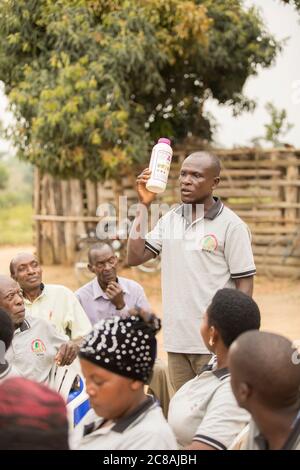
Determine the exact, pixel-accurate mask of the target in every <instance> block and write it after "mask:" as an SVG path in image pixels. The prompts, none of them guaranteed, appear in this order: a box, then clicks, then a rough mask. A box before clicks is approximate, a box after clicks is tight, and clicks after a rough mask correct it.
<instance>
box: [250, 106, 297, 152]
mask: <svg viewBox="0 0 300 470" xmlns="http://www.w3.org/2000/svg"><path fill="white" fill-rule="evenodd" d="M265 109H266V111H267V112H268V114H269V119H270V121H269V122H268V123H267V124H264V128H265V133H264V135H263V136H261V137H254V138H253V139H251V142H252V143H253V144H254V145H255V146H257V147H260V146H261V145H262V144H263V143H269V144H272V145H273V146H274V147H282V146H283V145H286V142H284V137H285V136H286V135H287V134H288V133H289V131H290V130H291V129H292V128H293V127H294V125H293V124H291V123H289V122H288V117H287V111H286V110H285V109H279V108H276V106H275V105H274V104H273V103H271V102H268V103H267V104H266V106H265Z"/></svg>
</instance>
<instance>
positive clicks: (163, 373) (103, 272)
mask: <svg viewBox="0 0 300 470" xmlns="http://www.w3.org/2000/svg"><path fill="white" fill-rule="evenodd" d="M88 258H89V265H88V267H89V270H90V271H91V272H92V273H94V274H95V278H94V279H93V280H92V281H90V282H88V283H87V284H85V285H84V286H82V287H81V288H80V289H78V290H77V291H76V292H75V295H76V296H77V298H78V300H79V302H80V303H81V305H82V307H83V308H84V310H85V312H86V314H87V315H88V317H89V319H90V321H91V322H92V324H93V325H94V324H95V323H97V322H98V321H99V320H106V319H108V318H113V317H114V316H116V315H119V316H121V317H126V316H127V315H128V312H129V310H131V309H133V308H141V309H143V310H146V311H150V305H149V302H148V300H147V297H146V294H145V292H144V289H143V288H142V286H141V285H140V284H138V283H137V282H135V281H132V280H131V279H126V278H124V277H120V276H117V265H118V258H117V256H116V255H115V254H114V251H113V249H112V247H111V246H110V245H108V244H107V243H100V242H99V243H95V244H94V245H93V246H91V248H90V250H89V253H88ZM148 393H152V394H153V395H155V396H156V397H157V398H158V399H159V401H160V404H161V407H162V409H163V412H164V415H165V417H167V415H168V407H169V401H170V397H171V396H172V395H173V389H172V386H171V383H170V381H169V377H168V371H167V366H166V365H165V364H164V363H163V361H162V360H161V359H157V360H156V361H155V366H154V371H153V377H152V379H151V382H150V389H149V390H148Z"/></svg>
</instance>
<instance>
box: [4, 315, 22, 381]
mask: <svg viewBox="0 0 300 470" xmlns="http://www.w3.org/2000/svg"><path fill="white" fill-rule="evenodd" d="M13 336H14V325H13V322H12V320H11V318H10V316H9V315H8V313H6V311H5V310H3V309H2V308H0V382H1V381H2V380H4V379H7V378H8V377H11V376H14V375H18V373H17V371H16V370H15V369H14V368H13V367H12V365H11V364H9V363H8V362H7V360H6V359H5V354H6V351H7V350H8V348H9V347H10V345H11V342H12V339H13Z"/></svg>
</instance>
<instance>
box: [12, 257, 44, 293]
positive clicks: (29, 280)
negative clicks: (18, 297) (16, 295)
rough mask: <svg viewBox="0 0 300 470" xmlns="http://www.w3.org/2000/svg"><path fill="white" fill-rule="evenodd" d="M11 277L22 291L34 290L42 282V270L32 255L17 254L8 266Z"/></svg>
mask: <svg viewBox="0 0 300 470" xmlns="http://www.w3.org/2000/svg"><path fill="white" fill-rule="evenodd" d="M9 269H10V275H11V277H12V278H13V279H14V280H15V281H17V282H18V283H19V284H20V286H21V288H22V289H24V291H30V290H32V289H36V288H37V287H38V286H40V285H41V282H42V268H41V266H40V264H39V261H38V259H37V257H36V256H35V255H33V254H32V253H19V254H18V255H16V256H15V257H14V258H13V259H12V260H11V262H10V265H9Z"/></svg>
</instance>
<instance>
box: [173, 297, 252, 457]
mask: <svg viewBox="0 0 300 470" xmlns="http://www.w3.org/2000/svg"><path fill="white" fill-rule="evenodd" d="M259 327H260V312H259V308H258V306H257V304H256V303H255V302H254V300H253V299H251V297H248V296H247V295H246V294H244V293H242V292H240V291H238V290H234V289H221V290H219V291H218V292H217V293H216V294H215V296H214V297H213V299H212V302H211V304H210V305H209V307H208V309H207V312H206V314H205V316H204V318H203V321H202V324H201V334H202V337H203V340H204V342H205V344H206V347H207V348H208V349H209V350H210V351H211V352H212V353H214V354H215V357H214V358H213V359H214V360H212V361H211V363H209V364H208V365H207V366H205V367H204V368H203V369H202V371H200V373H199V375H197V376H196V377H195V378H194V379H192V380H190V381H189V382H187V383H186V384H184V385H183V386H182V387H181V388H180V389H179V390H178V391H177V392H176V394H175V395H174V397H173V398H172V400H171V402H170V407H169V415H168V421H169V424H170V426H171V428H172V429H173V432H174V434H175V437H176V439H177V442H178V445H179V447H180V448H182V447H184V448H185V449H193V450H226V449H227V448H228V446H229V445H230V444H231V442H232V441H233V440H234V439H235V437H236V436H237V435H238V434H239V432H240V431H241V430H242V429H243V427H244V426H245V425H246V424H247V423H248V421H249V415H248V413H247V412H245V410H242V411H241V408H239V406H238V404H237V402H236V400H235V398H234V395H233V393H232V390H231V385H230V375H229V372H228V368H227V367H228V350H229V346H230V345H231V343H232V342H233V341H234V340H235V339H236V338H237V337H238V336H239V335H240V334H241V333H243V332H245V331H248V330H258V329H259Z"/></svg>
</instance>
